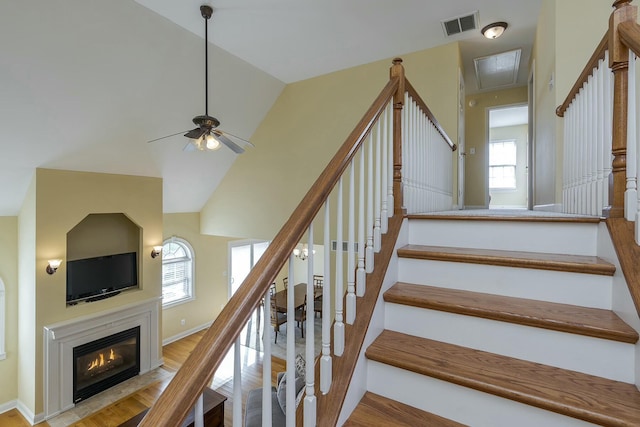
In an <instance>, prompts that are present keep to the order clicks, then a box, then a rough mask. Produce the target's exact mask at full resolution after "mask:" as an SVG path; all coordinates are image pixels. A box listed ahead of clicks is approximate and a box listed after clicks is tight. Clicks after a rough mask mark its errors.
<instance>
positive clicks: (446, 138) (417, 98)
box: [404, 79, 458, 151]
mask: <svg viewBox="0 0 640 427" xmlns="http://www.w3.org/2000/svg"><path fill="white" fill-rule="evenodd" d="M404 82H405V83H404V84H405V87H406V90H407V92H408V93H409V95H410V96H411V98H413V100H414V101H416V104H418V107H420V109H421V110H422V112H423V113H424V115H425V116H427V117H429V120H431V123H433V126H434V127H435V128H436V130H437V131H438V133H439V134H440V135H442V137H443V138H444V141H445V142H446V143H447V144H448V145H449V147H451V151H456V150H457V149H458V146H457V145H456V144H454V143H453V141H451V138H449V135H447V132H445V130H444V129H443V128H442V126H441V125H440V122H438V120H437V119H436V116H434V115H433V113H432V112H431V110H430V109H429V107H427V104H426V103H425V102H424V100H423V99H422V98H421V97H420V95H419V94H418V92H417V91H416V90H415V88H414V87H413V86H412V85H411V83H409V80H408V79H405V81H404Z"/></svg>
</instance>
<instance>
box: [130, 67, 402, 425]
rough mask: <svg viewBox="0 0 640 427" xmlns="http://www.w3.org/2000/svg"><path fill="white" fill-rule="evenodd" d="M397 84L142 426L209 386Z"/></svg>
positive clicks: (167, 421) (180, 409) (164, 421)
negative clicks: (210, 379) (210, 380)
mask: <svg viewBox="0 0 640 427" xmlns="http://www.w3.org/2000/svg"><path fill="white" fill-rule="evenodd" d="M400 86H401V84H400V78H399V77H395V76H392V77H391V79H390V80H389V82H388V83H387V84H386V86H385V87H384V88H383V89H382V92H380V94H379V95H378V97H377V98H376V99H375V101H374V102H373V104H372V105H371V107H369V109H368V110H367V112H366V113H365V115H364V117H363V118H362V119H361V120H360V122H359V123H358V124H357V125H356V127H355V129H354V130H353V131H352V132H351V134H350V135H349V136H348V137H347V139H346V140H345V142H344V143H343V144H342V146H341V147H340V149H339V150H338V152H337V153H336V154H335V156H334V157H333V158H332V159H331V161H330V162H329V164H328V165H327V167H326V168H325V169H324V171H323V172H322V173H321V174H320V176H319V177H318V179H317V180H316V181H315V183H314V184H313V185H312V187H311V188H310V190H309V191H308V192H307V194H306V195H305V197H304V198H303V199H302V201H301V202H300V204H299V205H298V207H297V208H296V209H295V210H294V211H293V213H292V214H291V216H290V217H289V219H288V220H287V222H286V223H285V224H284V226H283V227H282V229H281V230H280V232H279V233H278V234H277V235H276V237H275V238H274V239H273V241H272V242H271V244H270V245H269V247H268V248H267V250H266V251H265V253H264V254H263V256H262V257H260V260H259V261H258V263H257V264H256V265H255V267H254V268H253V269H251V271H250V272H249V275H248V276H247V278H246V279H245V280H244V282H243V283H242V285H241V286H240V287H239V288H238V290H237V291H236V293H235V294H234V295H233V296H232V297H231V299H230V300H229V301H228V302H227V304H226V305H225V307H224V308H223V310H222V311H221V312H220V314H219V315H218V317H217V318H216V320H215V321H214V322H213V324H212V325H211V327H210V328H209V330H208V331H207V332H206V333H205V334H204V336H203V337H202V339H201V340H200V342H199V343H198V345H197V346H196V347H195V348H194V350H193V352H192V353H191V354H190V355H189V357H188V358H187V360H186V361H185V363H184V364H183V365H182V367H181V369H180V370H179V371H178V372H177V373H176V375H175V376H174V378H173V379H172V380H171V382H170V383H169V385H168V386H167V388H166V389H165V391H164V392H163V393H162V395H161V396H160V398H159V399H158V400H157V402H156V403H155V404H154V405H153V407H152V408H151V409H150V411H149V412H148V413H147V415H146V416H145V417H144V419H143V420H142V422H141V423H140V426H143V427H151V426H153V427H173V426H176V425H180V424H181V423H182V421H183V420H184V419H185V418H186V416H187V414H188V412H189V411H190V409H191V408H192V407H193V405H194V404H195V402H196V400H197V398H198V396H199V395H200V394H201V393H202V391H203V390H204V388H205V387H206V386H207V384H208V382H209V381H208V380H209V378H211V377H212V376H213V374H214V373H215V371H216V370H217V369H218V367H219V365H220V363H221V362H222V360H223V358H224V356H225V355H226V353H227V351H228V350H229V348H230V347H231V345H232V344H233V342H234V341H235V339H236V337H237V336H238V334H240V332H241V330H242V328H243V327H244V325H245V324H246V322H247V321H248V320H249V317H250V316H251V313H252V312H253V310H254V309H255V307H257V306H258V304H259V302H260V300H261V299H262V297H263V296H264V294H265V293H266V292H267V291H268V289H269V285H270V284H271V283H272V282H273V281H274V280H275V278H276V276H277V274H278V273H279V271H280V270H281V269H282V267H283V266H284V264H285V263H286V262H287V260H288V259H289V255H290V254H291V253H292V252H293V249H294V248H295V246H296V245H297V244H298V242H299V241H300V239H301V238H302V236H303V235H304V233H305V232H306V230H307V228H308V227H309V224H311V222H312V221H313V219H314V218H315V216H316V214H317V213H318V211H319V210H320V208H321V207H322V205H323V203H324V202H325V200H326V199H327V198H328V197H329V194H330V193H331V191H332V190H333V188H334V187H335V185H336V184H337V183H338V181H339V179H340V177H341V176H342V174H343V173H344V171H345V170H346V169H347V167H348V166H349V164H350V162H351V159H352V158H353V156H354V155H355V153H356V152H357V150H358V148H359V147H360V146H361V145H362V144H363V142H364V141H365V139H366V137H367V136H368V134H369V133H370V132H371V130H372V128H373V126H374V124H375V123H376V121H377V120H378V118H379V117H380V115H381V114H382V112H383V111H384V109H385V108H386V106H387V105H388V103H389V101H390V100H391V98H392V97H393V96H394V95H395V94H396V91H397V90H398V88H399V87H400Z"/></svg>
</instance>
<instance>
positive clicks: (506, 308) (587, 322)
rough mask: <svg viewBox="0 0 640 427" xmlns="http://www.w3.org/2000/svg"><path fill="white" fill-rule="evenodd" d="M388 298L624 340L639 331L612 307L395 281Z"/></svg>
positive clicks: (631, 340)
mask: <svg viewBox="0 0 640 427" xmlns="http://www.w3.org/2000/svg"><path fill="white" fill-rule="evenodd" d="M384 299H385V301H386V302H391V303H396V304H404V305H410V306H413V307H420V308H428V309H432V310H440V311H446V312H449V313H457V314H464V315H468V316H475V317H482V318H485V319H492V320H498V321H505V322H510V323H517V324H521V325H527V326H533V327H539V328H545V329H552V330H555V331H562V332H568V333H574V334H580V335H586V336H591V337H597V338H603V339H609V340H614V341H620V342H625V343H631V344H633V343H635V342H637V341H638V333H637V332H636V331H635V329H633V328H632V327H630V326H629V325H627V324H626V323H625V322H624V321H622V319H620V318H619V317H618V316H617V315H616V314H615V313H614V312H613V311H611V310H604V309H599V308H588V307H580V306H575V305H569V304H559V303H553V302H546V301H537V300H530V299H524V298H513V297H506V296H501V295H492V294H486V293H479V292H471V291H463V290H458V289H446V288H438V287H433V286H426V285H415V284H410V283H401V282H399V283H396V284H395V285H394V286H393V287H391V288H390V289H389V290H388V291H386V292H385V294H384Z"/></svg>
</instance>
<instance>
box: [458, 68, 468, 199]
mask: <svg viewBox="0 0 640 427" xmlns="http://www.w3.org/2000/svg"><path fill="white" fill-rule="evenodd" d="M464 106H465V91H464V78H463V76H462V70H460V69H458V209H464V166H465V165H464V161H465V156H466V154H467V153H466V152H465V141H464Z"/></svg>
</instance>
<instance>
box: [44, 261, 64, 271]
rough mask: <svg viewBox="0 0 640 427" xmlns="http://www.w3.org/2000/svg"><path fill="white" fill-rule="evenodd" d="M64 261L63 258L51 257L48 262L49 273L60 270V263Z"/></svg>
mask: <svg viewBox="0 0 640 427" xmlns="http://www.w3.org/2000/svg"><path fill="white" fill-rule="evenodd" d="M61 263H62V260H61V259H50V260H49V261H48V264H47V269H46V270H47V273H49V274H53V273H55V272H56V271H57V270H58V267H60V264H61Z"/></svg>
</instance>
